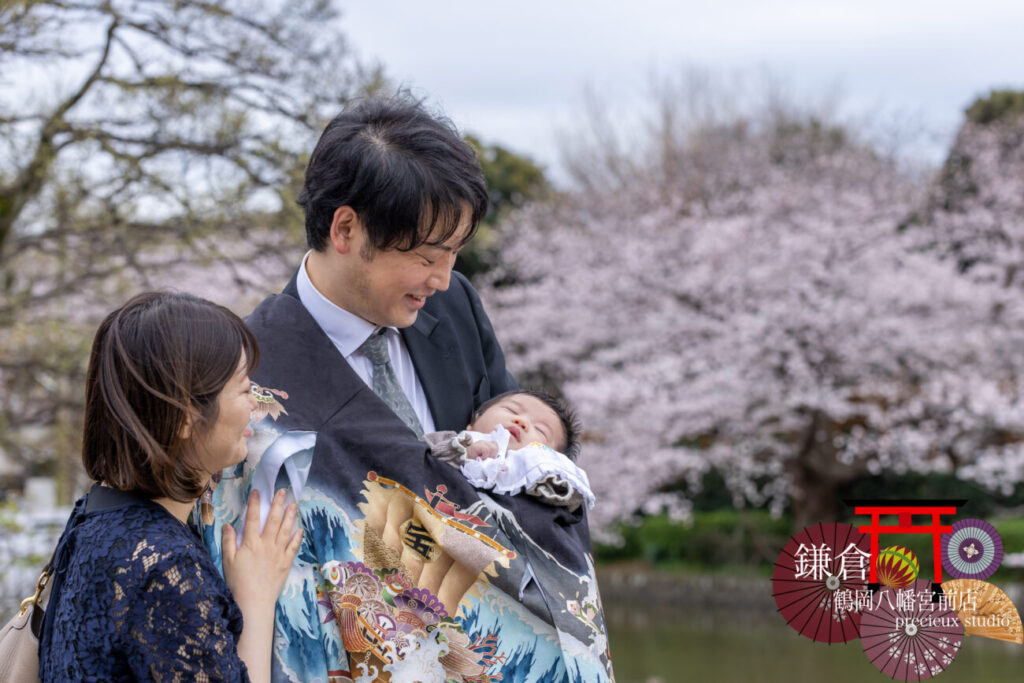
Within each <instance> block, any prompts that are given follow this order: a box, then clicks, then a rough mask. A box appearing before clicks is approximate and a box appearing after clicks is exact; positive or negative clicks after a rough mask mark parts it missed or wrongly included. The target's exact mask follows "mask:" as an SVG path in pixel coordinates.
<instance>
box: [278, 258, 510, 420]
mask: <svg viewBox="0 0 1024 683" xmlns="http://www.w3.org/2000/svg"><path fill="white" fill-rule="evenodd" d="M297 278H298V272H296V274H295V275H293V276H292V279H291V281H290V282H289V283H288V285H287V286H286V287H285V288H284V291H283V292H282V293H283V294H287V295H288V296H292V297H295V298H296V299H298V298H299V290H298V286H297V284H296V282H297ZM401 334H402V339H403V340H405V346H406V348H408V349H409V355H410V356H411V357H412V362H413V365H414V366H415V368H416V374H417V375H418V376H419V378H420V383H421V384H422V385H423V391H424V393H426V395H427V405H429V406H430V412H431V414H432V415H433V417H434V426H435V427H436V428H437V429H438V430H439V431H440V430H446V429H448V430H454V431H459V430H462V429H465V427H466V425H467V424H469V422H470V419H471V418H472V415H473V411H474V410H475V409H476V408H478V407H479V406H480V405H481V404H482V403H484V402H485V401H487V400H488V399H490V398H492V397H494V396H497V395H499V394H503V393H505V392H506V391H511V390H513V389H518V388H519V385H518V384H516V381H515V379H513V378H512V375H511V374H510V373H509V372H508V370H507V369H506V368H505V354H504V353H503V352H502V350H501V346H500V345H499V344H498V340H497V338H495V336H494V328H493V327H492V326H491V321H490V320H489V319H488V318H487V313H485V312H484V307H483V304H481V303H480V296H479V295H478V294H477V293H476V290H475V289H473V286H472V285H471V284H469V280H467V279H466V277H465V276H464V275H463V274H462V273H459V272H457V271H452V277H451V284H450V286H449V287H448V290H447V291H444V292H437V293H436V294H434V295H433V296H431V297H429V298H428V299H427V302H426V305H425V306H424V307H423V309H422V310H420V312H419V315H418V316H417V317H416V322H415V323H413V325H412V326H411V327H407V328H405V329H403V330H401Z"/></svg>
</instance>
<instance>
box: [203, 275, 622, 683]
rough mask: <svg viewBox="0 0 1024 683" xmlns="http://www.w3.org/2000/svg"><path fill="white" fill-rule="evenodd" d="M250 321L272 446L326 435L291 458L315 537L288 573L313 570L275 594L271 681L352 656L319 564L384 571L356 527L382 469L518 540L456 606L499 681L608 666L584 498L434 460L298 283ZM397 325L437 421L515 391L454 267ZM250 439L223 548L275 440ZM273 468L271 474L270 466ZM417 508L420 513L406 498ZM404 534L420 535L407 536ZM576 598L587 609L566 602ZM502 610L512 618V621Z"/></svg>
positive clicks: (456, 422)
mask: <svg viewBox="0 0 1024 683" xmlns="http://www.w3.org/2000/svg"><path fill="white" fill-rule="evenodd" d="M246 322H247V323H248V324H249V326H250V328H251V329H252V330H253V332H254V333H255V335H256V337H257V339H258V340H259V343H260V349H261V362H260V364H259V367H258V368H257V369H256V371H255V372H254V373H253V375H252V377H253V379H254V380H255V381H256V382H258V383H259V384H261V385H262V386H263V387H265V388H268V389H270V390H277V391H275V394H274V395H275V396H277V397H278V400H279V401H280V403H281V407H282V410H281V411H280V412H279V413H276V414H273V415H270V414H268V416H267V417H265V418H263V420H262V421H261V423H260V424H259V425H258V426H257V433H258V434H259V435H265V434H269V435H276V436H277V437H278V438H277V440H275V441H274V442H273V444H274V446H272V447H270V448H273V447H276V446H277V444H279V443H284V442H285V439H284V437H283V436H281V435H286V434H292V435H295V434H308V433H315V434H316V441H315V446H314V447H313V448H312V449H311V451H310V452H298V451H297V452H295V453H293V454H291V455H289V457H291V458H294V459H295V461H296V464H299V462H298V461H300V460H301V461H302V462H304V463H305V464H306V465H307V466H308V479H307V480H306V488H305V491H306V492H308V493H306V492H304V493H302V494H301V495H300V494H298V493H297V494H296V496H297V498H298V499H299V500H298V502H299V512H300V520H301V524H302V527H303V529H304V530H305V535H304V537H303V542H302V548H301V549H300V551H299V556H298V557H297V558H296V568H295V569H294V570H293V575H294V577H302V576H305V577H308V579H307V580H295V581H293V582H292V584H291V589H290V590H286V591H285V592H284V593H283V594H282V597H281V601H280V604H281V607H280V608H279V609H278V611H277V622H276V623H277V626H276V630H277V635H278V641H277V643H278V644H276V645H275V655H274V657H273V665H272V666H273V677H274V680H275V681H280V680H285V679H286V678H287V677H286V676H285V674H284V671H285V667H287V668H288V669H289V670H294V671H296V672H298V674H297V675H298V676H299V679H300V680H304V679H305V680H308V679H310V678H315V677H320V678H326V677H327V676H328V675H333V674H330V671H331V669H332V667H338V666H342V667H343V666H344V664H343V662H344V661H345V658H344V656H343V653H342V652H341V651H340V650H339V649H338V648H340V647H341V641H338V639H337V635H336V634H337V629H336V628H333V630H332V627H331V625H330V623H328V622H329V621H330V620H328V622H324V621H323V620H322V619H321V615H320V614H319V612H318V609H319V608H318V604H319V603H318V601H319V600H320V598H321V597H322V596H318V595H317V593H316V590H317V589H318V588H317V587H318V581H319V578H318V577H319V574H318V572H319V571H320V570H319V567H322V566H323V565H324V564H325V563H326V562H331V561H337V562H343V563H345V562H348V563H351V562H352V561H354V560H357V559H358V561H359V562H364V561H365V562H368V563H370V564H371V565H372V566H373V568H375V569H378V568H386V567H385V565H384V564H383V563H384V562H385V561H387V558H384V559H381V557H378V556H376V555H374V558H373V559H372V560H371V559H368V554H367V553H368V552H370V551H368V550H367V549H368V548H371V545H372V543H371V539H369V537H367V538H364V535H365V534H366V533H367V532H366V531H365V529H366V528H367V527H364V526H360V525H359V521H360V520H366V519H368V514H369V513H368V512H367V510H368V508H367V507H366V506H367V505H370V504H371V503H372V501H375V500H377V499H378V498H379V495H383V494H378V493H371V491H382V490H383V489H382V488H381V486H378V485H377V484H376V483H374V482H377V481H384V480H385V479H389V480H393V481H394V482H397V484H400V485H401V486H402V487H404V490H406V491H408V492H409V493H410V494H415V496H416V499H415V501H414V502H413V503H411V504H412V505H416V506H419V508H423V509H424V510H425V509H426V508H425V507H424V506H430V507H431V508H433V506H435V505H441V503H440V502H438V500H443V501H446V502H447V504H449V505H451V506H453V508H452V509H453V510H455V511H456V512H451V511H445V512H444V515H449V514H451V515H455V514H456V513H457V512H459V513H465V514H468V515H470V517H468V518H464V519H463V522H461V524H462V526H463V527H464V528H466V529H469V528H470V527H472V530H473V534H474V535H475V537H476V538H480V539H482V538H485V537H486V538H489V539H491V540H493V541H494V542H495V543H497V544H498V547H500V548H503V549H505V550H511V551H514V552H513V554H512V555H510V556H509V559H508V561H507V562H504V563H499V564H496V565H494V566H493V567H492V569H490V570H488V571H490V572H491V573H490V574H486V575H485V574H483V573H482V574H480V576H479V577H478V578H477V580H476V583H474V585H475V586H478V587H484V586H485V585H486V586H490V588H487V589H486V590H487V591H488V593H487V594H488V595H489V596H490V598H489V599H488V600H483V599H481V598H480V597H470V598H465V599H464V600H463V602H462V603H460V605H462V606H461V607H460V609H462V610H465V615H464V616H463V617H460V618H459V622H458V624H459V628H461V629H464V630H465V633H466V634H467V637H469V636H471V639H470V642H474V640H479V639H481V638H483V639H487V638H491V637H494V638H496V639H497V640H496V641H495V642H496V647H497V648H498V653H499V654H501V656H502V658H503V659H501V660H500V661H499V660H495V662H494V663H493V666H494V667H496V668H500V673H501V675H502V676H504V677H505V680H524V676H525V675H526V672H535V673H537V675H539V678H533V679H531V680H561V677H564V671H565V670H566V668H570V669H571V670H573V671H574V672H575V673H574V678H575V679H577V680H587V681H590V680H594V681H604V680H608V679H609V678H610V677H611V676H610V665H609V664H608V662H607V652H606V643H607V640H606V635H605V628H604V619H603V614H602V613H601V609H600V603H599V602H598V600H597V594H596V576H595V575H594V572H593V564H592V559H591V558H590V554H589V553H590V544H589V533H588V529H587V524H586V518H585V515H584V514H583V511H582V508H581V509H580V510H578V511H577V512H576V513H575V514H570V513H568V512H567V511H566V510H565V509H564V508H560V507H552V506H547V505H544V504H543V503H541V502H539V501H537V500H535V499H533V498H531V497H529V496H505V495H499V494H492V495H490V496H483V495H482V494H481V493H480V492H478V491H477V490H476V489H474V488H473V487H472V485H471V484H470V483H469V482H468V481H467V480H466V479H465V478H464V477H463V476H462V474H461V473H459V472H458V470H455V469H453V468H451V467H450V466H448V465H446V464H444V463H442V462H440V461H438V460H437V459H436V458H433V457H431V456H430V455H429V454H428V452H427V451H428V449H427V445H426V443H425V442H423V441H421V440H420V439H418V438H417V437H416V435H415V434H414V433H413V432H412V430H410V429H409V428H408V427H406V426H405V425H404V424H403V423H402V421H401V420H400V419H399V418H398V416H397V415H395V414H394V413H393V412H392V411H391V409H390V408H388V407H387V406H386V405H385V404H384V402H383V401H382V400H381V399H380V398H379V397H378V396H377V395H376V394H375V393H374V392H373V390H372V389H371V388H370V387H368V386H367V385H366V383H365V382H363V381H362V380H361V379H360V378H359V376H358V375H357V374H356V373H355V371H354V370H353V369H352V368H351V367H350V366H349V365H348V363H346V362H345V360H344V359H343V358H342V357H341V354H340V353H338V351H337V349H336V348H335V347H334V345H333V344H332V343H331V341H330V339H329V338H328V337H327V334H326V333H325V332H324V331H323V330H322V329H320V327H319V326H318V325H317V324H316V321H315V320H314V319H313V317H312V316H311V315H310V314H309V312H308V311H307V310H306V309H305V307H304V306H303V305H302V303H301V302H300V301H299V299H298V295H297V289H296V286H295V282H294V281H293V282H292V283H290V284H289V285H288V287H287V288H286V289H285V290H284V292H283V293H282V294H277V295H272V296H269V297H267V299H265V300H264V301H263V302H262V303H261V304H260V305H259V306H258V307H257V308H256V310H254V311H253V312H252V314H251V315H250V316H248V317H247V318H246ZM402 335H403V337H404V339H405V342H406V345H407V347H408V349H409V353H410V354H411V356H412V359H413V363H414V365H415V367H416V371H417V373H418V375H419V378H420V381H421V382H422V384H423V388H424V391H425V393H426V395H427V401H428V404H429V405H430V408H431V411H432V413H433V417H434V421H435V424H436V425H437V427H438V428H439V429H451V430H458V429H463V428H465V426H466V424H467V423H468V422H469V420H470V416H471V413H472V411H473V409H474V407H475V406H477V405H479V404H480V403H481V402H483V401H486V400H488V399H490V398H491V397H492V396H494V395H497V394H500V393H503V392H505V391H508V390H512V389H514V388H515V387H516V384H515V382H514V380H513V379H512V377H511V376H510V375H509V373H508V371H507V370H506V369H505V359H504V354H503V353H502V351H501V348H500V346H499V345H498V342H497V340H496V339H495V336H494V331H493V329H492V328H491V324H490V321H489V320H488V319H487V316H486V314H485V313H484V311H483V308H482V306H481V304H480V299H479V297H478V296H477V294H476V292H475V291H474V290H473V288H472V287H471V286H470V285H469V283H468V282H467V281H466V279H465V278H464V277H463V276H461V275H459V274H457V273H453V275H452V280H451V286H450V287H449V289H448V290H447V291H446V292H439V293H437V294H435V295H434V296H432V297H430V298H429V299H427V304H426V306H425V307H424V308H423V309H422V310H420V313H419V316H418V318H417V321H416V323H415V324H414V325H412V326H411V327H409V328H406V329H404V330H402ZM257 440H258V438H257ZM250 448H251V450H250V459H249V461H247V463H243V464H241V465H239V466H238V467H237V468H236V471H235V472H234V473H232V474H231V476H230V477H227V478H226V479H225V480H224V482H222V485H221V486H219V487H218V489H217V491H216V492H215V494H214V505H213V509H214V510H215V512H216V514H218V515H220V516H219V517H218V518H217V519H216V520H215V522H214V524H212V525H210V526H208V527H206V538H207V545H208V547H210V550H211V553H213V554H214V557H217V558H219V556H220V551H219V546H218V543H219V535H218V534H217V530H218V529H219V528H220V525H221V524H223V523H229V524H233V525H235V526H236V528H237V527H238V524H239V521H240V520H241V519H242V518H243V516H244V501H245V500H246V499H247V498H248V494H249V490H250V488H251V482H252V479H253V474H252V472H253V470H254V469H255V468H261V467H262V464H263V459H264V458H265V453H266V452H269V450H270V448H268V447H267V446H266V445H264V449H266V450H264V451H260V452H259V455H255V454H254V453H255V452H254V451H253V450H252V445H251V444H250ZM299 466H301V464H299ZM268 479H269V480H270V481H274V477H273V476H272V475H270V476H268ZM284 483H287V480H284ZM389 486H390V485H389ZM293 488H294V487H293ZM395 490H397V489H395ZM388 495H390V494H388ZM396 495H397V494H396ZM436 495H439V496H440V498H438V499H437V500H435V496H436ZM485 499H486V500H485ZM487 500H489V501H493V503H487V502H486V501H487ZM428 501H432V502H428ZM374 504H375V503H374ZM492 506H493V507H492ZM399 507H400V506H398V507H396V508H395V509H396V510H397V509H399ZM440 509H441V508H436V509H433V510H432V511H429V512H427V513H425V514H428V515H429V516H430V518H433V517H434V516H438V515H441V513H440V512H438V510H440ZM407 513H408V514H409V515H411V514H412V512H411V508H410V510H408V511H407ZM399 516H400V515H399ZM404 519H405V518H402V519H397V518H396V519H395V520H392V519H391V508H388V514H387V515H386V516H385V520H386V525H387V527H386V528H387V529H389V530H390V531H393V532H395V533H404V534H408V533H411V532H409V531H408V530H406V531H402V529H405V527H403V526H402V524H401V522H402V521H403V520H404ZM409 519H412V517H410V518H409ZM460 519H461V518H460ZM467 520H468V521H467ZM467 525H468V526H467ZM409 529H412V527H411V526H410V527H409ZM456 536H459V535H458V534H456ZM459 538H463V539H464V538H465V536H459ZM446 543H449V539H448V537H447V536H441V537H438V538H432V539H431V544H433V545H437V546H438V547H442V546H443V547H445V549H446V550H445V552H448V551H451V553H452V555H451V557H453V558H459V559H457V563H458V564H460V566H462V565H465V566H469V565H470V564H473V562H475V560H472V557H471V556H469V555H468V556H467V558H469V559H466V558H463V557H462V556H461V555H459V552H461V551H459V550H458V548H457V547H456V546H455V545H451V546H448V545H444V544H446ZM428 545H430V544H428ZM405 546H406V547H407V548H410V547H412V546H409V543H408V542H405ZM374 547H376V546H374ZM474 552H475V551H474ZM470 555H472V553H470ZM471 560H472V561H471ZM374 563H377V564H380V565H381V567H377V564H374ZM492 564H493V563H492ZM360 566H361V565H360ZM294 577H293V578H294ZM416 590H419V587H418V586H417V587H416ZM474 595H476V594H474ZM480 595H483V594H482V593H481V594H480ZM567 601H568V602H567ZM463 603H464V604H463ZM520 605H521V606H522V607H520ZM573 606H575V607H576V608H578V609H576V610H575V611H572V610H571V609H570V608H571V607H573ZM522 608H525V611H523V609H522ZM513 613H514V614H513ZM502 615H504V616H502ZM580 615H582V616H583V617H585V619H583V618H581V616H580ZM505 622H508V624H506V626H507V628H505V627H503V626H502V624H504V623H505ZM490 624H494V625H493V626H491V625H490ZM526 624H529V627H527V626H526ZM520 626H521V627H522V628H520ZM563 639H565V643H570V645H569V646H566V645H565V643H563ZM575 643H582V644H583V645H584V646H585V647H586V648H588V652H587V653H584V654H583V655H581V654H578V647H577V645H574V644H575ZM567 653H572V654H571V660H570V659H566V656H567ZM470 655H472V656H481V657H482V656H483V655H481V654H480V653H479V652H477V653H475V654H473V653H472V652H471V653H470ZM536 661H543V662H545V664H544V665H543V667H547V666H549V665H550V666H551V667H552V668H551V670H550V671H546V672H545V671H542V670H538V669H537V665H536ZM543 667H542V668H543ZM538 672H539V673H538ZM559 672H563V673H561V674H560V673H559ZM606 672H607V675H606ZM495 673H497V672H495ZM338 675H341V674H338Z"/></svg>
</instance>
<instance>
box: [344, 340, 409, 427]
mask: <svg viewBox="0 0 1024 683" xmlns="http://www.w3.org/2000/svg"><path fill="white" fill-rule="evenodd" d="M386 332H387V329H386V328H381V329H379V330H377V331H376V332H374V333H373V334H371V335H370V337H369V338H368V339H367V340H366V341H364V342H363V345H362V346H360V347H359V350H360V351H362V352H363V355H365V356H366V357H367V358H369V359H370V362H371V363H373V392H374V393H375V394H377V395H378V396H380V397H381V399H383V401H384V403H387V404H388V407H389V408H391V410H393V411H394V412H395V415H397V416H398V417H399V418H400V419H401V420H402V422H404V423H405V424H406V425H407V426H408V427H409V429H411V430H412V431H413V432H415V434H416V436H419V437H422V436H423V425H421V424H420V420H419V418H418V417H416V411H415V410H413V409H412V404H411V403H409V398H408V397H407V396H406V395H405V392H404V391H402V387H401V385H399V384H398V378H397V377H395V369H394V368H393V367H391V357H390V356H389V355H388V339H387V337H386V336H385V333H386Z"/></svg>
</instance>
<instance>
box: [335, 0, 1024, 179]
mask: <svg viewBox="0 0 1024 683" xmlns="http://www.w3.org/2000/svg"><path fill="white" fill-rule="evenodd" d="M339 6H340V7H341V10H342V19H341V21H342V27H343V29H344V31H345V33H346V35H347V36H348V39H349V41H350V45H351V47H352V48H353V49H354V50H355V52H356V53H357V54H358V55H359V56H361V57H362V58H364V59H368V60H376V61H379V62H380V63H381V64H383V65H384V67H385V70H386V72H387V73H388V74H389V75H390V77H391V78H392V80H393V81H395V82H397V83H400V84H402V85H404V86H407V87H409V88H410V89H411V90H412V91H413V92H414V93H415V94H417V95H419V96H423V97H426V98H427V99H428V101H430V102H431V103H433V104H434V105H436V106H440V107H441V108H442V109H443V110H444V111H445V112H446V113H447V114H448V115H449V116H450V117H451V118H452V119H453V120H454V121H455V123H456V124H457V125H458V126H459V127H460V128H461V129H463V130H465V131H468V132H472V133H475V134H477V135H478V136H480V137H481V138H483V140H484V141H485V142H491V143H498V144H502V145H505V146H507V147H509V148H511V149H513V150H515V151H517V152H520V153H525V154H527V155H529V156H530V157H532V158H533V159H535V160H536V161H539V162H541V163H542V164H543V165H544V166H545V167H546V168H547V169H548V170H549V171H550V172H552V174H553V175H554V176H555V178H556V179H557V178H558V177H559V175H560V171H559V145H558V140H559V139H560V136H564V135H566V133H570V134H571V132H572V131H573V129H574V128H576V127H578V126H579V125H580V120H581V117H582V114H583V111H584V99H585V97H584V93H585V92H588V91H589V92H591V93H593V94H594V95H596V96H597V97H598V98H600V100H601V101H602V102H605V103H606V104H608V105H609V107H610V111H612V112H619V113H621V115H622V116H625V117H626V118H629V117H630V116H631V114H632V113H636V112H641V111H642V110H643V107H644V106H646V105H647V104H649V103H650V101H651V97H650V92H651V87H650V85H651V83H652V80H656V79H671V78H672V77H674V76H675V75H677V74H682V73H684V72H685V71H687V70H689V71H693V70H699V71H705V72H709V73H710V74H712V76H713V77H714V78H721V79H728V78H735V77H736V76H737V75H741V76H742V75H744V74H746V75H747V76H749V75H752V74H764V73H767V74H770V77H771V79H772V80H774V81H776V82H779V83H782V84H783V85H784V86H786V89H787V91H789V92H791V93H792V94H793V96H794V97H795V98H797V99H798V100H800V101H808V102H812V101H813V102H818V101H824V100H828V101H834V102H838V103H839V112H840V115H841V116H846V117H853V118H858V120H862V118H863V117H864V116H867V115H870V118H871V120H872V121H874V122H875V123H873V124H872V125H878V126H883V127H885V126H890V125H893V126H899V127H900V128H901V129H906V130H911V131H915V132H916V133H919V134H921V138H920V140H919V141H918V143H917V144H916V145H915V146H914V147H913V149H912V150H911V151H910V152H909V153H910V154H913V155H916V156H917V157H919V158H920V159H922V160H925V161H927V162H938V161H940V160H941V157H942V154H943V152H944V150H946V149H948V145H949V142H950V140H951V139H952V135H953V134H954V133H955V130H956V128H957V126H958V125H959V123H960V122H961V120H962V115H963V109H964V108H965V107H966V106H967V105H968V104H969V103H970V102H971V101H972V100H973V99H974V98H975V97H976V96H978V95H979V94H984V93H987V92H988V91H989V90H990V89H992V88H997V87H1014V88H1024V43H1022V41H1021V40H1020V34H1021V32H1022V30H1024V2H1020V1H1019V0H1005V1H1003V2H995V1H992V0H974V1H972V2H966V1H965V0H959V1H955V2H950V1H947V0H932V1H931V2H922V1H921V0H887V1H885V2H879V1H877V0H856V1H850V0H833V1H830V0H816V1H806V0H718V1H717V2H714V3H712V2H707V1H704V2H693V1H691V0H676V1H675V2H671V1H666V0H631V1H630V2H628V3H627V2H606V1H603V0H589V1H585V2H584V1H581V0H547V1H546V2H537V1H536V0H518V1H517V2H515V3H510V2H484V1H481V0H472V1H467V0H435V1H434V2H429V3H419V2H394V1H391V0H344V1H342V2H340V3H339Z"/></svg>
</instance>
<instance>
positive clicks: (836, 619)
mask: <svg viewBox="0 0 1024 683" xmlns="http://www.w3.org/2000/svg"><path fill="white" fill-rule="evenodd" d="M870 549H871V541H870V539H869V538H868V537H867V536H864V535H863V534H861V533H860V532H859V531H857V530H856V529H854V528H853V527H852V526H850V525H849V524H842V523H839V522H833V523H831V524H818V525H817V526H812V527H808V528H806V529H804V530H803V531H801V532H800V533H799V534H797V535H796V536H794V537H793V538H791V539H789V543H787V544H786V547H785V548H783V549H782V552H781V553H779V557H778V559H777V560H776V561H775V570H774V571H773V572H772V595H774V597H775V604H776V605H777V606H778V608H779V613H780V614H782V616H783V618H784V619H785V620H786V623H787V624H789V625H790V626H791V627H792V628H793V629H794V630H796V632H797V633H799V634H800V635H802V636H806V637H807V638H810V639H811V640H815V641H818V642H820V643H845V642H847V641H849V640H854V639H856V638H858V637H859V635H860V629H859V626H860V618H861V615H860V605H861V597H866V596H867V580H868V572H869V569H870V564H871V561H870V557H871V553H870Z"/></svg>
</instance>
